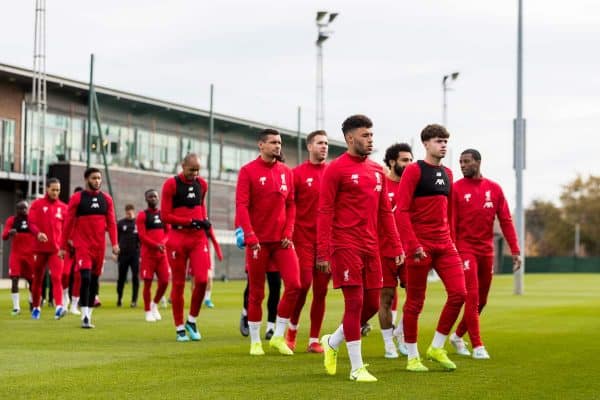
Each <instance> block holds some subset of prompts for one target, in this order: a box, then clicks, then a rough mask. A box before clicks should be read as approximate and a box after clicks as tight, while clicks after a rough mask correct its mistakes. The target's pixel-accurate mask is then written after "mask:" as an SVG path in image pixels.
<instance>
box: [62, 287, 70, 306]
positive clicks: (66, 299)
mask: <svg viewBox="0 0 600 400" xmlns="http://www.w3.org/2000/svg"><path fill="white" fill-rule="evenodd" d="M68 304H69V289H68V288H67V289H63V305H64V306H67V305H68Z"/></svg>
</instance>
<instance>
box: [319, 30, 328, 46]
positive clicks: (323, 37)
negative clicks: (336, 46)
mask: <svg viewBox="0 0 600 400" xmlns="http://www.w3.org/2000/svg"><path fill="white" fill-rule="evenodd" d="M327 39H329V32H319V37H318V38H317V45H321V43H323V42H324V41H326V40H327Z"/></svg>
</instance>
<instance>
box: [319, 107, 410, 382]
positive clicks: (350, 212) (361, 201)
mask: <svg viewBox="0 0 600 400" xmlns="http://www.w3.org/2000/svg"><path fill="white" fill-rule="evenodd" d="M372 126H373V123H372V122H371V120H370V119H369V118H368V117H366V116H364V115H353V116H351V117H348V118H347V119H346V120H345V121H344V123H343V124H342V132H343V133H344V139H345V140H346V144H347V146H348V150H347V151H346V153H344V154H343V155H341V156H339V157H338V158H336V159H335V160H334V161H332V162H331V163H330V164H329V166H328V167H327V169H326V170H325V173H324V174H323V178H322V180H321V195H320V197H319V215H318V219H317V267H318V268H319V269H320V270H322V271H329V270H331V273H332V277H333V287H334V288H336V289H339V288H341V289H342V293H343V295H344V316H343V320H342V324H341V325H340V326H339V327H338V328H337V330H336V331H335V332H334V333H333V334H331V335H325V336H323V338H322V339H321V344H322V346H323V348H324V356H325V357H324V365H325V370H326V371H327V373H328V374H330V375H334V374H335V373H336V370H337V353H338V348H339V347H340V345H341V344H342V342H343V341H344V340H346V346H347V348H348V356H349V358H350V364H351V372H350V379H351V380H354V381H358V382H374V381H376V380H377V378H375V377H374V376H373V375H371V374H370V373H369V371H367V369H366V366H365V365H364V364H363V360H362V352H361V338H360V322H361V315H362V316H363V317H364V318H365V320H368V319H369V318H371V317H372V316H373V315H375V313H377V310H378V309H379V297H380V292H381V287H382V281H383V276H382V272H381V261H380V259H379V253H380V248H379V239H378V236H389V238H390V240H389V241H388V242H387V243H388V247H389V248H386V249H383V251H382V254H383V255H384V256H386V257H393V258H395V263H396V265H397V266H400V264H402V261H403V251H402V246H401V245H400V238H399V237H398V231H397V229H396V223H395V221H394V215H393V213H392V209H391V206H390V202H389V200H388V199H387V185H386V181H385V173H384V171H383V168H382V167H381V166H380V165H379V164H377V163H375V162H373V161H371V160H369V158H368V156H369V154H371V151H372V150H373V131H372V129H371V128H372Z"/></svg>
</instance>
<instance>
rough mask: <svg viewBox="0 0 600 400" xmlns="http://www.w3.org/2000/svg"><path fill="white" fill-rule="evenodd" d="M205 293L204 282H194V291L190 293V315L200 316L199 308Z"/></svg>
mask: <svg viewBox="0 0 600 400" xmlns="http://www.w3.org/2000/svg"><path fill="white" fill-rule="evenodd" d="M205 292H206V282H194V290H193V291H192V302H191V304H190V315H191V316H192V317H197V316H198V314H200V307H201V306H202V301H203V300H204V293H205Z"/></svg>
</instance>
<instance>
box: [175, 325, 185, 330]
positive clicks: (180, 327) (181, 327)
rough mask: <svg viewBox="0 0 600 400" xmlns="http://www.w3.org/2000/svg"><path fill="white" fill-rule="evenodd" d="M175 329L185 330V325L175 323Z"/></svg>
mask: <svg viewBox="0 0 600 400" xmlns="http://www.w3.org/2000/svg"><path fill="white" fill-rule="evenodd" d="M175 330H176V331H183V330H185V326H184V325H177V326H176V327H175Z"/></svg>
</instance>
